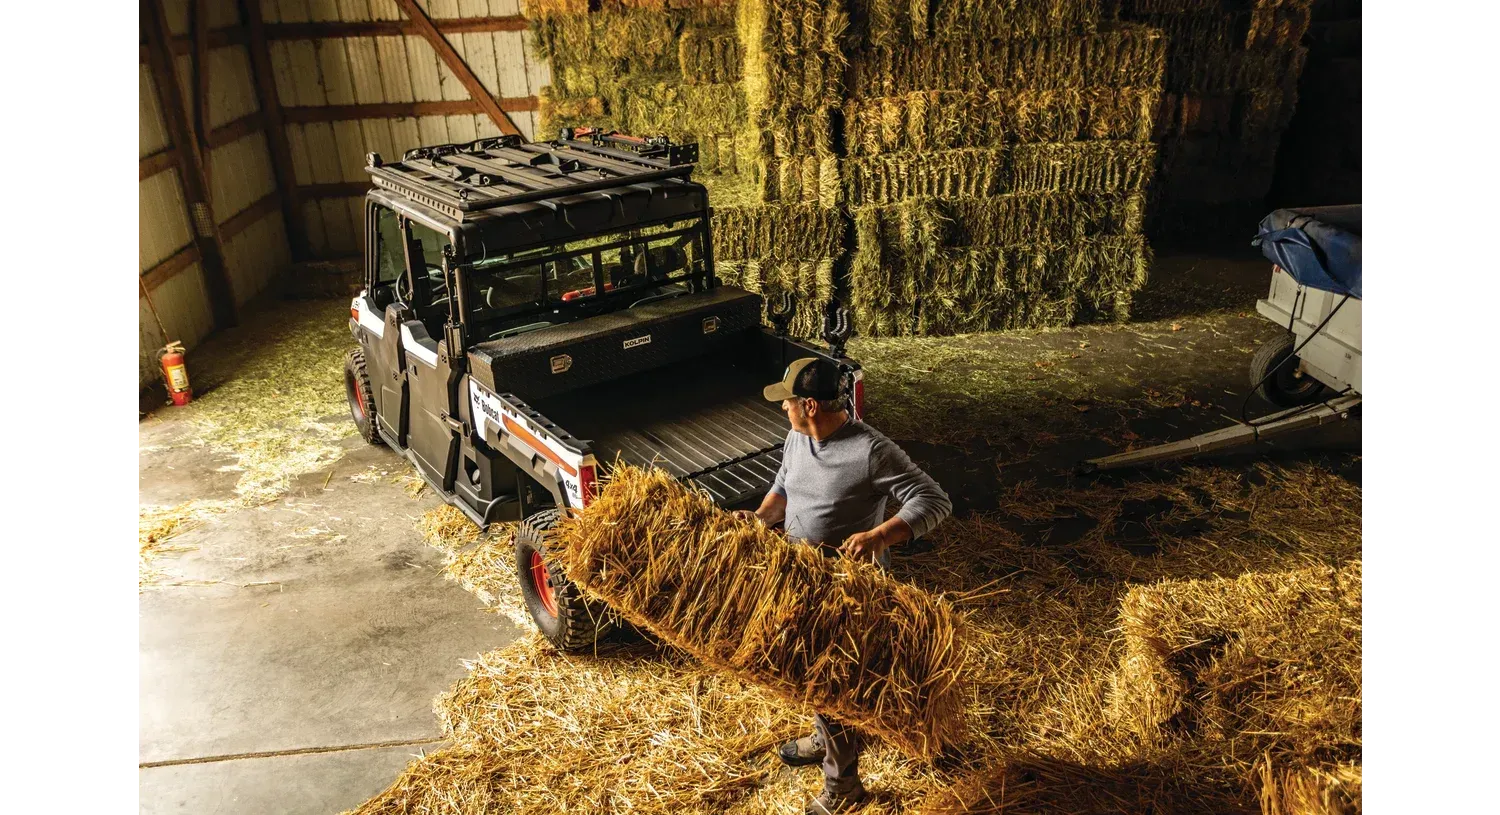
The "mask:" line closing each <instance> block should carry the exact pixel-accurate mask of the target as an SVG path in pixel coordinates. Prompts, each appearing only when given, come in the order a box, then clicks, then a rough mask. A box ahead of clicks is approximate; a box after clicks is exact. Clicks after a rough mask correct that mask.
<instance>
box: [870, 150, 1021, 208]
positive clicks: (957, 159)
mask: <svg viewBox="0 0 1500 815" xmlns="http://www.w3.org/2000/svg"><path fill="white" fill-rule="evenodd" d="M1006 158H1007V157H1006V153H1005V152H1004V151H1002V150H950V151H947V152H943V153H901V154H896V155H890V156H886V155H881V156H872V157H866V158H858V159H850V160H849V161H847V162H846V165H847V166H846V174H847V177H848V185H849V186H848V200H849V203H850V204H851V205H854V206H859V205H863V204H889V203H895V202H897V201H901V200H904V199H908V198H919V197H926V198H960V197H984V196H989V195H996V194H998V193H1001V192H1005V191H1006V189H1005V185H1006V181H1007V180H1008V177H1009V173H1008V172H1007V170H1008V162H1007V160H1006Z"/></svg>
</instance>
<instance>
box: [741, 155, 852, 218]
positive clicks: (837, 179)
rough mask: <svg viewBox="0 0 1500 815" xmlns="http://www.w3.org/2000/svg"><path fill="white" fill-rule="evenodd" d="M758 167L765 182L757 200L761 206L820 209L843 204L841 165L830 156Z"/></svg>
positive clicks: (770, 162) (797, 158)
mask: <svg viewBox="0 0 1500 815" xmlns="http://www.w3.org/2000/svg"><path fill="white" fill-rule="evenodd" d="M760 165H761V168H762V169H761V170H760V172H761V174H762V177H763V178H764V179H765V184H764V187H763V191H762V198H761V200H762V201H763V202H765V203H783V204H792V203H796V202H799V201H805V202H816V203H817V204H818V205H819V206H823V207H837V206H838V205H839V204H841V203H843V198H844V184H843V168H842V165H843V162H842V161H841V160H840V159H838V158H836V157H834V156H822V157H819V156H815V155H813V156H790V157H787V158H785V159H772V160H768V161H762V162H760Z"/></svg>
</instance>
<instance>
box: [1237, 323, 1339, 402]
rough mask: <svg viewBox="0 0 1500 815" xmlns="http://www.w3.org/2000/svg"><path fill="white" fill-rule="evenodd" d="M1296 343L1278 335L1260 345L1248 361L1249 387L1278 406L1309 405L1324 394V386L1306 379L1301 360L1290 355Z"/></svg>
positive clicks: (1293, 337)
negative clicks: (1252, 357)
mask: <svg viewBox="0 0 1500 815" xmlns="http://www.w3.org/2000/svg"><path fill="white" fill-rule="evenodd" d="M1296 341H1297V338H1296V336H1295V335H1293V334H1290V333H1287V334H1281V335H1279V336H1277V337H1276V338H1275V339H1273V340H1269V341H1267V342H1266V344H1265V345H1262V346H1261V347H1260V349H1259V350H1257V351H1256V352H1255V358H1254V359H1252V360H1251V361H1250V386H1251V387H1253V388H1255V389H1256V393H1259V394H1260V395H1261V396H1262V397H1264V398H1265V400H1266V401H1268V402H1270V403H1271V404H1273V405H1277V406H1279V407H1284V408H1293V407H1297V406H1299V405H1306V404H1310V403H1312V402H1314V401H1316V400H1317V398H1318V396H1319V395H1320V394H1322V393H1323V383H1322V382H1319V381H1318V380H1316V379H1314V378H1313V377H1311V376H1308V375H1307V373H1306V372H1304V371H1303V370H1302V361H1301V360H1300V359H1298V358H1297V357H1295V356H1292V351H1294V350H1296ZM1273 372H1274V373H1273Z"/></svg>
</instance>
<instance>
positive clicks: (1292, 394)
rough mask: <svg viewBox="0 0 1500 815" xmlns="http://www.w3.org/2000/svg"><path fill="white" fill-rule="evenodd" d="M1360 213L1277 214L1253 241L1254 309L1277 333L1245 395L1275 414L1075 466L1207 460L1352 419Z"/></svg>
mask: <svg viewBox="0 0 1500 815" xmlns="http://www.w3.org/2000/svg"><path fill="white" fill-rule="evenodd" d="M1360 231H1361V223H1360V207H1359V205H1358V204H1354V205H1350V206H1337V207H1308V208H1303V209H1278V210H1276V211H1275V212H1272V213H1271V214H1270V215H1267V216H1266V217H1265V219H1264V220H1262V221H1261V223H1260V233H1259V235H1258V236H1257V237H1256V239H1255V241H1254V245H1256V246H1259V247H1260V250H1261V252H1262V254H1264V255H1265V256H1266V258H1267V259H1268V260H1270V261H1271V264H1272V266H1271V287H1270V292H1269V293H1268V294H1267V295H1266V297H1264V298H1262V299H1261V300H1259V301H1258V302H1257V303H1256V304H1255V310H1256V312H1257V313H1258V314H1260V315H1261V316H1262V317H1265V318H1266V319H1267V320H1270V321H1271V322H1273V323H1275V324H1277V325H1279V326H1283V327H1284V328H1285V329H1286V330H1285V331H1284V332H1283V333H1281V334H1279V335H1277V336H1276V337H1275V338H1273V339H1271V340H1268V341H1267V342H1266V343H1265V344H1263V345H1262V346H1261V347H1260V348H1259V349H1258V350H1257V351H1256V352H1255V356H1254V358H1253V359H1252V360H1251V362H1250V387H1251V390H1252V392H1254V393H1256V394H1259V395H1260V396H1261V397H1263V398H1264V399H1265V400H1266V401H1268V402H1270V403H1271V404H1273V405H1276V406H1278V407H1281V408H1283V409H1282V410H1279V411H1277V412H1275V413H1271V414H1269V415H1266V416H1262V417H1260V418H1258V419H1253V420H1252V419H1247V418H1245V417H1243V416H1241V418H1240V420H1239V421H1237V422H1236V423H1235V424H1233V425H1230V426H1229V427H1226V428H1221V429H1219V430H1214V431H1210V432H1208V433H1202V434H1199V435H1197V436H1194V437H1192V438H1190V439H1184V440H1182V441H1175V442H1169V443H1167V444H1160V445H1156V446H1154V447H1147V448H1143V449H1140V450H1130V451H1127V452H1124V453H1116V454H1114V455H1111V456H1103V457H1101V458H1093V459H1089V460H1087V461H1084V462H1082V463H1081V464H1080V465H1079V471H1080V472H1083V473H1092V472H1098V471H1101V470H1113V469H1120V468H1123V467H1134V466H1139V465H1142V464H1155V463H1159V462H1164V461H1172V460H1176V459H1181V458H1186V457H1188V456H1193V455H1198V454H1201V453H1209V452H1216V451H1220V450H1226V449H1231V448H1236V447H1243V446H1245V445H1251V444H1256V443H1258V442H1260V441H1262V440H1264V439H1268V438H1271V437H1274V436H1280V435H1285V434H1287V433H1292V432H1296V431H1301V430H1306V429H1308V428H1312V427H1318V426H1321V425H1326V424H1331V423H1336V422H1340V421H1344V420H1346V419H1348V418H1350V417H1351V416H1355V415H1357V414H1358V410H1359V406H1360V402H1361V400H1362V398H1363V397H1362V395H1361V388H1362V387H1363V381H1362V377H1361V370H1360V369H1361V351H1360V347H1361V346H1360V338H1361V314H1362V302H1363V293H1364V291H1363V272H1362V267H1361V259H1360V255H1361V249H1360Z"/></svg>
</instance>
